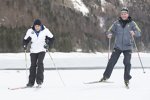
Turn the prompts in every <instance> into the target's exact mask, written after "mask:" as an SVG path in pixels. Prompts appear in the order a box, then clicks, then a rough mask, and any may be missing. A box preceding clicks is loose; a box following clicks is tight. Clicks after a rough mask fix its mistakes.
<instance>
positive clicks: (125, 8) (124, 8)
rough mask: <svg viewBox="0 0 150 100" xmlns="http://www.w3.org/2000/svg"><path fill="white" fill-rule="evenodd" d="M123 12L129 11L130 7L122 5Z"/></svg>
mask: <svg viewBox="0 0 150 100" xmlns="http://www.w3.org/2000/svg"><path fill="white" fill-rule="evenodd" d="M121 12H127V13H128V12H129V10H128V8H127V7H122V9H121Z"/></svg>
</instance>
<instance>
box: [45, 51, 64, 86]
mask: <svg viewBox="0 0 150 100" xmlns="http://www.w3.org/2000/svg"><path fill="white" fill-rule="evenodd" d="M47 52H48V55H49V57H50V58H51V61H52V62H53V65H54V67H55V68H56V71H57V73H58V75H59V78H60V80H61V82H62V84H63V85H64V86H65V83H64V81H63V79H62V77H61V75H60V72H59V70H58V68H57V66H56V65H55V63H54V60H53V58H52V56H51V54H50V52H49V50H48V49H47Z"/></svg>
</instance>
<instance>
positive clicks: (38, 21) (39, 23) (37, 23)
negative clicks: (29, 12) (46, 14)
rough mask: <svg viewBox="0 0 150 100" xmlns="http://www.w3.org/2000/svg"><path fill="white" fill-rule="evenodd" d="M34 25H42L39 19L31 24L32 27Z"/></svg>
mask: <svg viewBox="0 0 150 100" xmlns="http://www.w3.org/2000/svg"><path fill="white" fill-rule="evenodd" d="M35 25H42V23H41V21H40V20H39V19H35V20H34V23H33V26H35Z"/></svg>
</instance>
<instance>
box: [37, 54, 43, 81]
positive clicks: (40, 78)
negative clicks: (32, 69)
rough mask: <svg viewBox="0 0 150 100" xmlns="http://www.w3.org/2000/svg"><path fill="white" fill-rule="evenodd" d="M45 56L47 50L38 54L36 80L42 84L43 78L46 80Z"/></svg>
mask: <svg viewBox="0 0 150 100" xmlns="http://www.w3.org/2000/svg"><path fill="white" fill-rule="evenodd" d="M44 57H45V52H40V53H39V55H38V63H37V65H38V68H37V76H36V82H37V84H42V83H43V80H44V75H43V72H44V64H43V60H44Z"/></svg>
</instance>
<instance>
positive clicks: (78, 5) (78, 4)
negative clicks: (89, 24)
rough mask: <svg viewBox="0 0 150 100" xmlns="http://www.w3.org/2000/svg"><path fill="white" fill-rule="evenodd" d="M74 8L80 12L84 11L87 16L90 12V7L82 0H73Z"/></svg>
mask: <svg viewBox="0 0 150 100" xmlns="http://www.w3.org/2000/svg"><path fill="white" fill-rule="evenodd" d="M71 1H72V3H73V5H74V8H75V9H76V10H78V11H80V12H82V14H83V15H84V16H87V14H88V13H89V10H88V8H87V7H86V5H85V4H84V3H83V1H82V0H71Z"/></svg>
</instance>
